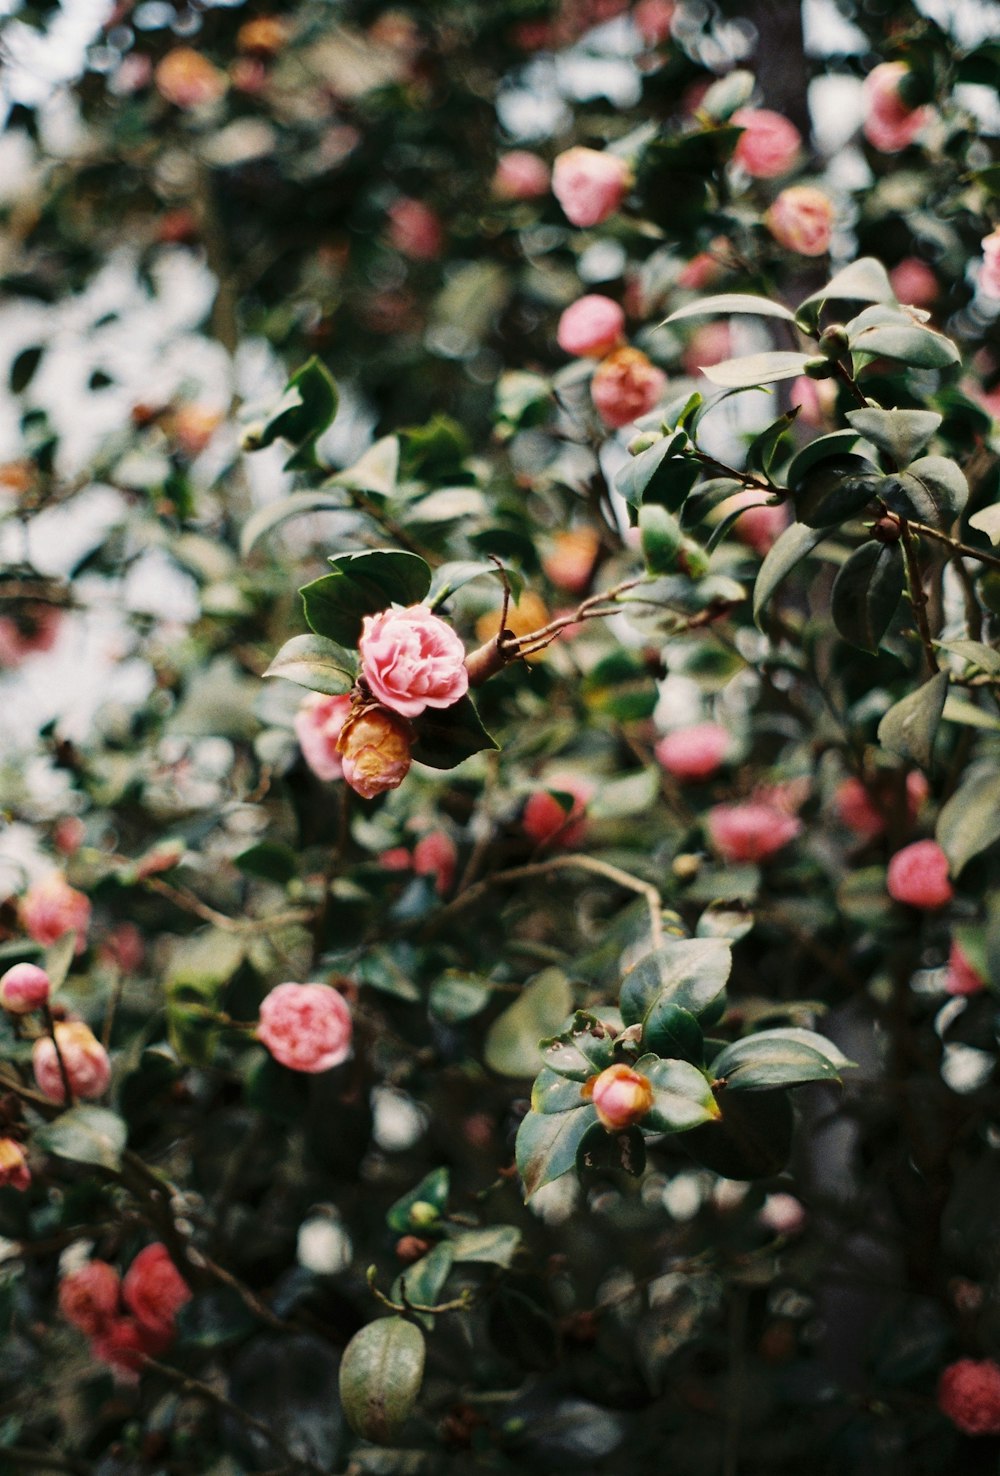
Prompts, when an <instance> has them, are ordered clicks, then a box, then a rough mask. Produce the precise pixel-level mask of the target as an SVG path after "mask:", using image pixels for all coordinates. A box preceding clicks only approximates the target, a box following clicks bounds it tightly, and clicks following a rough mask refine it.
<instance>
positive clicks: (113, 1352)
mask: <svg viewBox="0 0 1000 1476" xmlns="http://www.w3.org/2000/svg"><path fill="white" fill-rule="evenodd" d="M172 1341H173V1340H172V1339H171V1338H167V1339H166V1340H164V1339H163V1338H159V1337H156V1336H155V1334H153V1333H151V1332H149V1330H148V1329H147V1328H144V1327H143V1326H142V1325H141V1324H140V1323H138V1322H137V1321H136V1320H135V1318H134V1317H114V1318H112V1319H111V1321H110V1322H108V1323H107V1324H106V1325H105V1326H104V1327H102V1328H101V1330H100V1332H99V1333H98V1334H97V1336H96V1337H94V1338H93V1339H92V1340H91V1344H90V1351H91V1353H92V1354H93V1355H94V1357H95V1358H96V1359H97V1360H98V1362H100V1363H104V1364H107V1366H108V1368H110V1369H112V1370H113V1371H114V1373H115V1374H116V1375H117V1377H118V1378H119V1379H121V1380H122V1381H123V1382H125V1383H130V1384H131V1383H136V1382H137V1381H138V1376H139V1374H140V1373H141V1372H142V1370H143V1367H144V1366H145V1361H146V1359H147V1358H157V1357H159V1355H160V1354H161V1353H165V1352H166V1351H167V1348H168V1347H169V1346H170V1343H171V1342H172Z"/></svg>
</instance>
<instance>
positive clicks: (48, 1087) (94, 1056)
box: [31, 1020, 111, 1102]
mask: <svg viewBox="0 0 1000 1476" xmlns="http://www.w3.org/2000/svg"><path fill="white" fill-rule="evenodd" d="M55 1032H56V1041H57V1042H58V1044H59V1053H60V1054H61V1056H62V1060H63V1065H64V1066H65V1067H66V1075H67V1076H68V1077H69V1084H70V1087H71V1088H72V1091H73V1095H74V1097H84V1098H87V1097H103V1095H104V1093H105V1092H106V1091H107V1089H108V1087H109V1086H110V1085H111V1062H110V1060H109V1058H108V1053H107V1051H106V1050H105V1049H104V1047H103V1046H102V1045H101V1043H100V1041H99V1040H98V1039H97V1037H96V1036H95V1035H94V1033H93V1031H92V1030H91V1029H90V1027H89V1026H87V1025H85V1024H84V1023H83V1021H82V1020H62V1021H59V1022H58V1023H57V1024H56V1027H55ZM31 1066H32V1070H33V1071H34V1073H35V1082H36V1084H37V1086H38V1090H39V1091H40V1092H43V1093H44V1095H45V1096H46V1097H48V1098H49V1101H51V1102H64V1101H65V1100H66V1092H65V1088H64V1086H63V1079H62V1072H61V1070H60V1069H59V1057H58V1056H57V1054H56V1048H55V1045H54V1044H53V1042H52V1039H51V1037H49V1036H48V1035H43V1036H41V1037H39V1039H38V1040H36V1041H35V1044H34V1047H33V1048H32V1052H31Z"/></svg>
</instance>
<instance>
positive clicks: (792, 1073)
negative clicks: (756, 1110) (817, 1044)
mask: <svg viewBox="0 0 1000 1476" xmlns="http://www.w3.org/2000/svg"><path fill="white" fill-rule="evenodd" d="M712 1073H713V1075H714V1076H716V1077H717V1078H719V1079H720V1080H724V1081H725V1084H726V1085H725V1091H726V1093H729V1092H740V1091H742V1092H752V1091H757V1092H759V1091H772V1090H774V1089H775V1088H776V1087H789V1086H801V1085H803V1084H804V1083H805V1082H808V1081H839V1080H840V1077H839V1075H838V1074H837V1068H836V1066H834V1065H833V1063H832V1062H831V1061H830V1059H829V1056H828V1055H827V1054H824V1053H822V1052H820V1051H818V1050H816V1049H815V1048H814V1047H813V1046H811V1045H807V1044H806V1043H805V1042H804V1041H802V1040H799V1039H796V1038H795V1036H794V1035H791V1036H790V1035H789V1033H788V1032H787V1031H781V1030H773V1031H767V1032H762V1033H761V1034H760V1035H748V1036H747V1037H746V1038H745V1039H743V1040H738V1041H736V1042H734V1044H733V1045H729V1046H726V1047H725V1049H724V1050H722V1051H720V1052H719V1054H718V1055H717V1056H716V1058H715V1060H714V1061H713V1062H712Z"/></svg>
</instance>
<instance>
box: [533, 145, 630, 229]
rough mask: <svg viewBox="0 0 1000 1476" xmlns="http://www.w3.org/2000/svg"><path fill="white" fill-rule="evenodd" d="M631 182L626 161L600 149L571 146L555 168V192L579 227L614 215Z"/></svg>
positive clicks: (553, 177) (569, 217)
mask: <svg viewBox="0 0 1000 1476" xmlns="http://www.w3.org/2000/svg"><path fill="white" fill-rule="evenodd" d="M631 183H632V171H631V169H630V168H629V166H628V164H627V163H626V162H625V160H624V159H621V158H619V157H618V155H617V154H609V153H607V152H605V153H601V152H600V150H598V149H585V148H582V147H579V146H577V147H576V148H572V149H567V150H566V152H565V153H563V154H560V155H559V157H558V158H557V159H556V162H555V164H554V166H553V169H552V193H553V194H554V195H555V197H556V199H557V200H558V201H559V204H560V205H561V206H562V208H563V213H564V214H565V216H566V219H567V220H569V221H571V222H572V224H573V225H575V226H595V225H600V224H601V222H602V221H605V220H607V219H608V217H609V216H610V215H614V213H615V211H616V210H618V209H619V207H620V206H621V203H622V201H623V200H624V199H625V196H626V195H627V194H628V191H629V186H630V185H631Z"/></svg>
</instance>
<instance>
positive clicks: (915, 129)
mask: <svg viewBox="0 0 1000 1476" xmlns="http://www.w3.org/2000/svg"><path fill="white" fill-rule="evenodd" d="M908 71H909V68H908V67H907V65H906V63H905V62H901V61H895V62H882V63H881V64H880V65H879V66H877V67H873V68H872V70H871V71H870V72H869V73H868V76H867V77H866V78H865V83H864V95H865V106H866V108H867V114H866V117H865V121H864V124H863V126H862V132H863V133H864V135H865V138H866V139H867V140H868V142H869V143H870V144H872V145H873V146H874V147H875V148H876V149H879V150H880V151H881V152H882V153H883V154H897V153H899V151H900V149H905V148H906V147H907V145H908V144H911V143H912V142H913V140H914V138H915V137H916V136H917V134H918V133H919V132H920V130H921V128H923V126H924V124H925V123H926V122H927V120H928V118H929V117H930V113H931V110H930V108H926V107H921V108H910V107H907V105H906V103H905V102H904V101H903V99H902V97H901V96H900V91H899V84H900V83H901V82H902V80H903V78H904V77H905V76H906V75H907V72H908Z"/></svg>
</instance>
